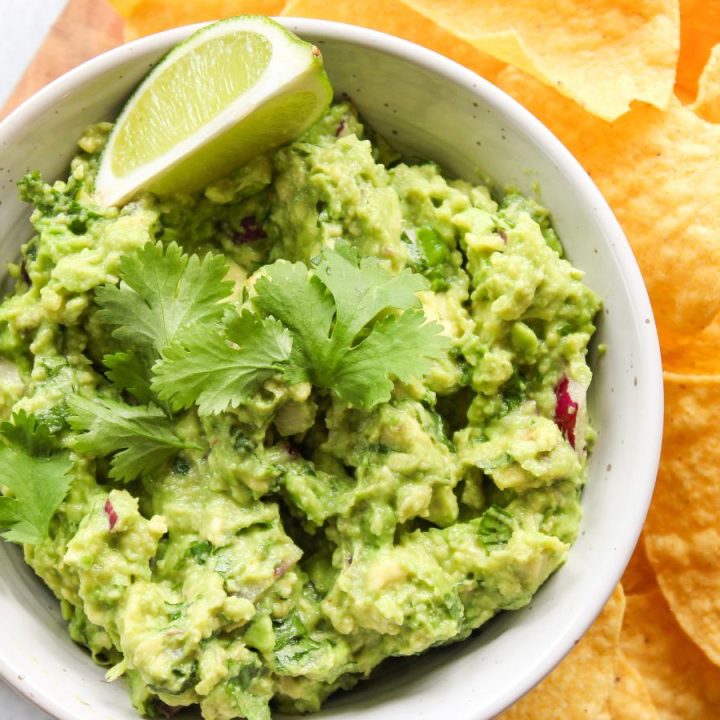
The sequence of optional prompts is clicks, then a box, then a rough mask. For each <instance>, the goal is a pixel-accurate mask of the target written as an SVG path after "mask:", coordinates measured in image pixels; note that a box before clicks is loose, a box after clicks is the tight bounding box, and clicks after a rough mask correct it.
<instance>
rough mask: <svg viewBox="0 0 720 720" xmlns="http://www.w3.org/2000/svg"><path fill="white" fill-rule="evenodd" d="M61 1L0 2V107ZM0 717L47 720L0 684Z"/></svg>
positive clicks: (46, 717) (61, 7)
mask: <svg viewBox="0 0 720 720" xmlns="http://www.w3.org/2000/svg"><path fill="white" fill-rule="evenodd" d="M65 2H66V0H0V106H2V105H4V104H5V101H6V100H7V98H8V97H9V96H10V93H11V92H12V90H13V88H14V87H15V84H16V83H17V81H18V80H19V79H20V77H21V75H22V74H23V71H24V70H25V68H26V67H27V65H28V63H29V62H30V60H31V59H32V57H33V55H35V53H36V52H37V49H38V48H39V47H40V44H41V43H42V41H43V39H44V38H45V35H46V34H47V31H48V30H49V29H50V26H51V25H52V24H53V23H54V22H55V20H56V18H57V16H58V15H59V14H60V12H61V11H62V9H63V7H64V6H65ZM0 232H2V229H1V228H0ZM0 642H1V640H0ZM0 718H1V719H2V720H48V716H47V715H46V714H45V713H43V712H40V711H39V710H36V709H35V708H34V707H33V706H32V705H30V703H28V702H27V701H26V700H24V699H22V698H21V697H19V696H18V695H16V694H15V693H14V692H13V691H12V690H10V688H8V687H7V686H5V685H3V684H2V683H0Z"/></svg>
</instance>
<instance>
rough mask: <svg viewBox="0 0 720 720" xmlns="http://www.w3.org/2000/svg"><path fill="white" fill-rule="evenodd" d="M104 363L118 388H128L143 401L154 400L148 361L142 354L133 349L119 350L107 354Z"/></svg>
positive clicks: (136, 397) (135, 396)
mask: <svg viewBox="0 0 720 720" xmlns="http://www.w3.org/2000/svg"><path fill="white" fill-rule="evenodd" d="M103 363H105V367H107V368H108V372H107V376H108V379H109V380H110V382H112V383H113V384H114V385H115V386H116V387H117V388H119V389H120V390H127V391H128V392H129V393H130V394H131V395H132V396H133V397H134V398H135V399H137V400H139V401H140V402H141V403H145V404H147V403H150V402H152V400H153V393H152V390H151V389H150V379H149V373H148V361H147V360H145V359H144V358H143V357H142V355H140V354H139V353H137V352H135V351H133V350H130V351H129V352H117V353H114V354H113V355H106V356H105V357H104V358H103Z"/></svg>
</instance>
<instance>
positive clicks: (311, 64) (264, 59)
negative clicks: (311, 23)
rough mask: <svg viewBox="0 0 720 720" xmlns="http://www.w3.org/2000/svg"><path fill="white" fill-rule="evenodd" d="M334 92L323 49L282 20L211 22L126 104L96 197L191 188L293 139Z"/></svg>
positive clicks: (106, 201) (117, 198) (118, 199)
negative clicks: (308, 41)
mask: <svg viewBox="0 0 720 720" xmlns="http://www.w3.org/2000/svg"><path fill="white" fill-rule="evenodd" d="M331 99H332V88H331V87H330V82H329V80H328V78H327V75H326V73H325V70H324V68H323V65H322V59H321V57H320V52H319V51H318V50H317V48H315V47H313V46H312V45H311V44H310V43H307V42H303V41H302V40H300V39H299V38H297V37H296V36H295V35H293V34H292V33H290V32H289V31H287V30H285V28H283V27H282V26H281V25H280V24H279V23H276V22H275V21H273V20H270V19H269V18H265V17H260V16H240V17H236V18H230V19H228V20H223V21H221V22H218V23H214V24H212V25H208V26H206V27H204V28H202V29H201V30H199V31H198V32H196V33H194V34H193V35H191V36H190V37H189V38H188V39H187V40H186V41H185V42H183V43H181V44H180V45H178V46H176V47H175V48H173V49H172V50H170V52H169V53H168V54H167V55H165V57H164V58H162V59H161V60H160V62H159V63H158V64H157V65H156V66H155V68H154V69H153V70H152V71H151V72H150V74H149V75H148V76H147V77H146V78H145V80H144V81H143V82H142V83H141V85H140V87H139V88H138V89H137V90H136V92H135V94H134V95H133V96H132V97H131V98H130V100H128V102H127V103H126V105H125V107H124V108H123V110H122V112H121V113H120V116H119V118H118V120H117V122H116V125H115V127H114V129H113V131H112V133H111V134H110V137H109V139H108V143H107V145H106V147H105V150H104V152H103V155H102V158H101V161H100V167H99V169H98V174H97V178H96V181H95V196H96V200H97V202H98V203H99V204H101V205H120V204H122V203H124V202H125V201H127V200H129V199H130V198H131V197H132V196H133V195H134V194H136V193H137V192H138V191H140V190H149V191H152V192H155V193H157V194H169V193H176V192H185V193H188V192H193V191H195V190H198V189H200V188H202V187H203V186H205V185H207V184H208V183H209V182H212V181H213V180H216V179H218V178H220V177H223V176H224V175H227V174H229V173H230V172H232V170H234V169H235V168H236V167H238V166H240V165H242V164H244V163H246V162H247V161H248V160H250V159H252V158H253V157H255V156H257V155H260V154H262V153H265V152H267V151H269V150H272V149H274V148H276V147H278V146H280V145H282V144H285V143H287V142H290V141H292V140H294V139H295V138H297V137H298V136H299V135H301V134H302V133H303V132H304V131H305V130H306V129H307V128H308V127H309V126H310V125H312V123H314V122H315V121H316V120H318V119H319V118H320V117H321V116H322V114H323V113H324V112H325V111H326V110H327V107H328V106H329V104H330V101H331Z"/></svg>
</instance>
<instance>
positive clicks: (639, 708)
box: [607, 636, 659, 720]
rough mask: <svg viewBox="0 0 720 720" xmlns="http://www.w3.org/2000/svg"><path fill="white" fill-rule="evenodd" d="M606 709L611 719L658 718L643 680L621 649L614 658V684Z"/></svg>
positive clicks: (636, 719) (653, 719) (650, 719)
mask: <svg viewBox="0 0 720 720" xmlns="http://www.w3.org/2000/svg"><path fill="white" fill-rule="evenodd" d="M621 637H622V636H621ZM607 709H608V712H609V713H610V717H611V718H612V720H658V717H659V716H658V713H657V710H656V709H655V705H653V701H652V698H651V697H650V693H649V692H648V689H647V686H646V685H645V681H644V680H643V678H642V676H641V675H640V673H639V672H638V671H637V670H636V669H635V666H634V665H632V664H631V663H630V662H628V659H627V658H626V657H625V655H623V653H622V651H619V652H618V656H617V658H615V684H614V685H613V688H612V690H611V691H610V697H609V698H608V703H607Z"/></svg>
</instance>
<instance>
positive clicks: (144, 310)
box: [95, 242, 233, 403]
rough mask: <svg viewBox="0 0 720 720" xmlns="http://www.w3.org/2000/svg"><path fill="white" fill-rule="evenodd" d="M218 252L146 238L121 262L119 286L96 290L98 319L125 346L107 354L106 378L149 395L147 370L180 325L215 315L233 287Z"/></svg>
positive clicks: (144, 399) (220, 312)
mask: <svg viewBox="0 0 720 720" xmlns="http://www.w3.org/2000/svg"><path fill="white" fill-rule="evenodd" d="M227 271H228V265H227V262H226V261H225V258H224V257H223V256H222V255H213V254H211V253H208V254H207V255H205V257H203V258H200V257H198V256H197V255H186V254H184V253H183V252H182V250H181V248H180V247H179V245H177V243H174V242H173V243H170V245H168V246H167V247H164V246H163V245H162V243H159V242H158V243H147V244H146V245H145V246H144V247H143V248H141V249H140V250H138V251H136V252H135V253H133V254H130V255H126V256H124V257H123V258H122V260H121V261H120V272H119V274H120V278H121V282H120V284H119V285H112V284H107V285H104V286H102V287H101V288H99V289H98V291H97V293H96V296H95V300H96V302H97V304H98V305H99V306H100V310H99V311H98V319H99V320H100V322H101V323H103V324H104V325H108V326H110V327H112V328H113V331H112V335H113V337H114V338H116V339H117V340H119V341H120V342H121V343H122V344H123V347H124V348H125V349H124V351H123V352H119V353H115V354H112V355H106V356H105V358H104V362H105V365H106V366H107V367H108V368H109V369H110V372H109V373H108V376H109V378H110V379H111V380H112V381H113V382H114V383H115V384H116V385H117V386H118V387H120V388H121V389H123V390H128V391H129V392H130V393H132V394H133V395H134V397H135V398H137V399H138V400H139V401H140V402H145V403H147V402H149V401H150V400H151V399H152V393H151V391H150V369H151V368H152V366H153V364H154V363H155V361H156V360H157V359H158V358H159V357H160V356H161V354H162V352H163V350H164V349H165V348H166V347H167V346H168V345H170V344H171V343H172V342H173V340H174V339H175V337H176V335H177V334H178V332H179V331H181V330H182V329H183V328H187V327H192V326H193V325H202V324H208V323H212V322H215V321H218V320H220V318H221V317H222V315H223V310H224V307H223V305H222V304H221V301H223V300H225V299H227V298H228V296H229V295H230V293H231V292H232V288H233V283H232V282H225V280H224V278H225V275H227Z"/></svg>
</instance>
